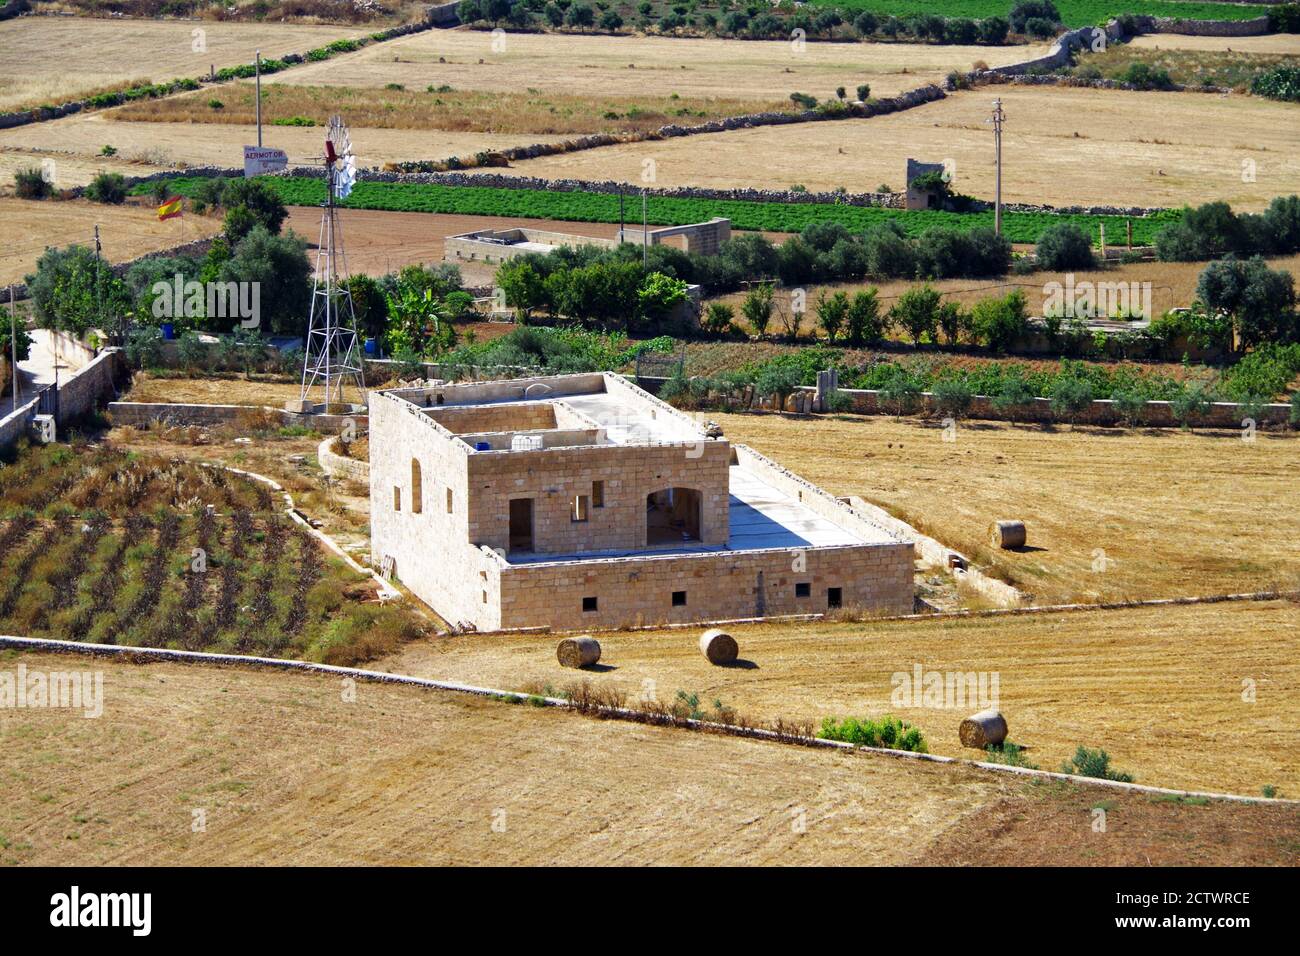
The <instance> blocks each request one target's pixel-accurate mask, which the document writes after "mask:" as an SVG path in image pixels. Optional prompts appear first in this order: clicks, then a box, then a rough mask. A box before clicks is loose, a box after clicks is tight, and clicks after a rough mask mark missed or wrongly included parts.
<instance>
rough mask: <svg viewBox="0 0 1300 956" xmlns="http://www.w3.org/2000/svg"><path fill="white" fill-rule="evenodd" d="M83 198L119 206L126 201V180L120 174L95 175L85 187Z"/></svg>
mask: <svg viewBox="0 0 1300 956" xmlns="http://www.w3.org/2000/svg"><path fill="white" fill-rule="evenodd" d="M85 197H86V198H87V199H89V200H92V201H93V202H102V203H107V204H109V205H113V206H120V205H121V204H122V203H123V202H125V201H126V180H125V179H124V178H122V174H121V173H96V174H95V178H94V179H92V180H91V181H90V184H89V185H87V186H86V191H85Z"/></svg>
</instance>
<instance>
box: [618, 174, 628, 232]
mask: <svg viewBox="0 0 1300 956" xmlns="http://www.w3.org/2000/svg"><path fill="white" fill-rule="evenodd" d="M625 228H626V223H625V222H624V221H623V184H622V183H619V184H618V241H619V242H623V231H624V229H625Z"/></svg>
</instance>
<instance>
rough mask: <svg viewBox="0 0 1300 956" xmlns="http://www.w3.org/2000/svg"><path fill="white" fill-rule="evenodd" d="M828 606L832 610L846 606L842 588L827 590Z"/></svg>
mask: <svg viewBox="0 0 1300 956" xmlns="http://www.w3.org/2000/svg"><path fill="white" fill-rule="evenodd" d="M826 606H827V607H828V608H830V609H832V610H833V609H834V608H837V607H843V606H844V590H843V589H842V588H827V589H826Z"/></svg>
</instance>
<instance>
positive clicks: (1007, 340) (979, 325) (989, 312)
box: [970, 289, 1029, 352]
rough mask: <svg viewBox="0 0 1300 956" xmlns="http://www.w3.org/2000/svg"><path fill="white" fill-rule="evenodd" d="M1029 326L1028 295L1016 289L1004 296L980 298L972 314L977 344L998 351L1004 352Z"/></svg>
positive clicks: (973, 333) (972, 328)
mask: <svg viewBox="0 0 1300 956" xmlns="http://www.w3.org/2000/svg"><path fill="white" fill-rule="evenodd" d="M1028 326H1029V307H1028V304H1027V302H1026V300H1025V294H1024V293H1023V292H1022V291H1020V290H1019V289H1013V290H1011V291H1010V292H1008V293H1007V294H1006V295H1004V296H1001V297H991V298H988V299H981V300H980V301H978V302H976V303H975V306H974V308H972V309H971V313H970V330H971V334H972V335H973V336H974V338H975V340H976V341H977V342H980V343H982V344H984V345H987V346H988V347H989V348H990V349H992V350H993V351H995V352H1005V351H1007V350H1008V349H1009V348H1011V346H1012V345H1014V344H1015V343H1016V342H1017V341H1018V340H1019V339H1020V338H1021V337H1022V336H1024V334H1025V331H1026V329H1027V328H1028Z"/></svg>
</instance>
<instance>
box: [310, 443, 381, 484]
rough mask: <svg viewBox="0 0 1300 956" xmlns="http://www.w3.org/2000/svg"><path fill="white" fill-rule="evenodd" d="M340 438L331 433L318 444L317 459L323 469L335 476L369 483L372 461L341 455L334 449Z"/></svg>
mask: <svg viewBox="0 0 1300 956" xmlns="http://www.w3.org/2000/svg"><path fill="white" fill-rule="evenodd" d="M338 440H339V438H338V436H337V435H331V436H330V437H328V438H326V439H323V440H322V441H321V443H320V444H319V445H317V446H316V461H317V462H318V463H319V464H320V466H321V470H323V471H324V472H325V474H327V475H332V476H333V477H335V478H351V479H353V480H355V481H364V482H366V483H367V484H369V482H370V462H368V461H359V460H357V459H356V458H348V457H347V456H345V455H340V454H339V453H338V452H336V451H335V450H334V449H335V448H336V447H337V446H338Z"/></svg>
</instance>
